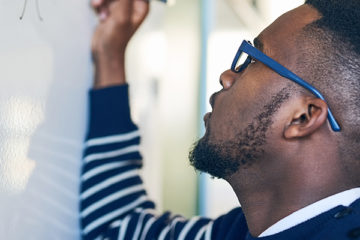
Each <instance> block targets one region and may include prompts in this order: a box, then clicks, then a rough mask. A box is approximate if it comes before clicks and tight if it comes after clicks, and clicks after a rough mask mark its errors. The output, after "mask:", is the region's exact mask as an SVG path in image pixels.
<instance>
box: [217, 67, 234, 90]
mask: <svg viewBox="0 0 360 240" xmlns="http://www.w3.org/2000/svg"><path fill="white" fill-rule="evenodd" d="M235 80H236V73H234V72H233V71H231V70H227V71H225V72H223V73H222V74H221V75H220V84H221V86H222V87H223V88H224V89H228V88H230V87H231V86H232V85H233V84H234V82H235Z"/></svg>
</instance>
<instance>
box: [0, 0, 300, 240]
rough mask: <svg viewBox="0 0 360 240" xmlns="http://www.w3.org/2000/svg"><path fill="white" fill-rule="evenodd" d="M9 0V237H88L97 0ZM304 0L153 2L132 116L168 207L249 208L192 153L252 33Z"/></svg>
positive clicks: (2, 151)
mask: <svg viewBox="0 0 360 240" xmlns="http://www.w3.org/2000/svg"><path fill="white" fill-rule="evenodd" d="M24 3H25V0H11V1H10V0H0V29H1V32H2V34H1V35H2V37H1V41H0V79H1V81H0V139H1V144H0V212H1V214H0V233H1V234H2V236H3V237H6V239H24V238H26V239H79V236H80V232H79V221H78V202H79V197H78V191H79V174H80V167H81V156H82V150H83V140H84V137H85V133H86V127H87V100H88V99H87V92H88V89H89V88H90V87H91V84H92V75H93V71H92V64H91V58H90V50H89V48H90V40H91V35H92V32H93V29H94V26H95V24H96V18H95V16H94V14H93V13H92V11H91V9H90V7H89V1H88V0H77V1H72V0H29V1H28V3H27V7H26V10H25V15H24V17H23V19H22V20H20V16H21V14H22V10H23V6H24ZM302 3H303V0H177V1H172V4H169V5H165V4H163V3H160V2H157V1H153V2H152V3H151V12H150V15H149V17H148V19H147V20H146V22H145V23H144V25H143V26H142V27H141V28H140V29H139V32H138V33H137V34H136V36H135V37H134V39H133V40H132V42H131V43H130V45H129V49H128V52H127V60H128V61H127V76H128V81H129V83H130V86H131V87H130V94H131V105H132V115H133V118H134V120H135V122H136V123H138V125H139V126H140V129H141V132H142V134H143V140H142V152H143V156H144V158H145V167H144V171H143V177H144V179H145V183H146V186H147V189H148V192H149V194H150V195H151V197H152V198H153V199H154V200H155V201H156V203H157V206H158V208H159V210H160V211H162V210H171V211H173V212H176V213H180V214H183V215H185V216H192V215H195V214H200V215H205V216H211V217H216V216H218V215H219V214H222V213H225V212H227V211H228V210H230V209H231V208H232V207H234V206H238V205H239V203H238V202H237V199H236V198H235V195H234V194H233V192H232V189H231V188H230V186H229V185H228V184H227V183H226V182H224V181H222V180H215V179H211V178H210V177H208V176H207V175H206V174H198V173H196V172H195V171H194V169H193V168H192V167H191V166H190V165H189V162H188V158H187V156H188V152H189V150H190V148H191V146H192V144H193V143H194V142H195V141H196V140H197V139H198V138H199V137H200V136H202V134H203V131H204V128H203V121H202V117H203V115H204V114H205V113H206V112H207V111H209V110H210V109H209V105H208V99H209V96H210V95H211V94H212V93H213V92H214V91H217V90H219V89H220V85H219V83H218V79H219V76H220V74H221V72H223V71H224V70H226V69H228V68H229V67H230V64H231V61H232V59H233V57H234V55H235V53H236V51H237V49H238V47H239V44H240V43H241V42H242V40H243V39H249V40H252V39H253V38H254V37H255V36H256V35H258V34H259V33H260V32H261V30H262V29H263V28H264V27H266V26H267V25H268V24H270V23H271V22H272V21H273V20H275V19H276V18H277V17H278V16H280V15H281V14H283V13H284V12H286V11H288V10H289V9H292V8H294V7H296V6H299V5H300V4H302Z"/></svg>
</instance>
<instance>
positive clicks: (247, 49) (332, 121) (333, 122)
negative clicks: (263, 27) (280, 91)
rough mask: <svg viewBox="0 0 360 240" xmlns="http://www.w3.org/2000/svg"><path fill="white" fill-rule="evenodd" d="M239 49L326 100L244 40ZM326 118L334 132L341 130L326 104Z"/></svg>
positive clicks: (307, 84)
mask: <svg viewBox="0 0 360 240" xmlns="http://www.w3.org/2000/svg"><path fill="white" fill-rule="evenodd" d="M240 48H241V49H243V51H244V52H246V53H248V54H249V55H251V56H252V57H253V58H255V59H261V60H259V61H261V62H262V63H264V64H265V65H266V66H268V67H269V68H271V69H272V70H274V71H275V72H277V73H278V74H279V75H280V76H282V77H284V78H288V79H290V80H292V81H294V82H296V83H297V84H299V85H300V86H302V87H304V88H306V89H307V90H309V91H310V92H311V93H313V94H314V95H315V96H316V97H318V98H320V99H322V100H323V101H325V102H326V100H325V98H324V97H323V96H322V94H321V93H320V92H319V91H318V90H317V89H316V88H315V87H313V86H312V85H310V84H309V83H307V82H305V81H304V80H302V79H301V78H300V77H299V76H297V75H296V74H295V73H293V72H291V71H289V70H288V69H287V68H285V67H284V66H283V65H281V64H280V63H278V62H276V61H275V60H273V59H271V58H270V57H268V56H266V55H265V54H264V53H262V52H261V51H259V50H258V49H256V48H254V47H253V46H251V45H250V44H249V43H247V42H246V41H243V43H242V44H241V46H240ZM327 111H328V120H329V123H330V126H331V128H332V130H333V131H334V132H339V131H340V130H341V128H340V125H339V124H338V123H337V121H336V120H335V118H334V115H333V114H332V111H331V109H330V107H329V106H328V110H327Z"/></svg>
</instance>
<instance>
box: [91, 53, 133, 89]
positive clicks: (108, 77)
mask: <svg viewBox="0 0 360 240" xmlns="http://www.w3.org/2000/svg"><path fill="white" fill-rule="evenodd" d="M94 63H95V81H94V88H95V89H99V88H106V87H110V86H116V85H123V84H125V83H126V79H125V54H120V55H119V56H118V57H117V58H109V57H104V56H98V57H97V58H96V59H95V61H94Z"/></svg>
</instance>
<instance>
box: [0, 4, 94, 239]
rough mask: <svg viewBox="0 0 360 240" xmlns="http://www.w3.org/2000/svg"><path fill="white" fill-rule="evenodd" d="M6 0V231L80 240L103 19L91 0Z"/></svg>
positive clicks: (0, 159) (2, 62) (2, 188)
mask: <svg viewBox="0 0 360 240" xmlns="http://www.w3.org/2000/svg"><path fill="white" fill-rule="evenodd" d="M24 1H25V0H0V32H1V33H0V36H1V37H0V39H1V40H0V139H1V144H0V212H1V214H0V233H1V236H2V237H1V238H6V239H79V237H80V233H79V219H78V202H79V200H78V191H79V174H80V165H81V164H80V163H81V155H82V149H83V145H82V144H83V139H84V137H85V131H86V122H87V90H88V88H89V87H90V84H91V80H92V70H91V59H90V50H89V49H90V40H91V35H92V32H93V26H94V24H95V19H94V15H93V13H92V12H91V9H90V7H89V1H88V0H75V1H74V0H38V1H39V8H40V13H41V15H42V18H43V21H41V20H40V19H39V17H38V13H37V9H36V0H28V6H27V9H26V12H25V16H24V18H23V20H20V19H19V17H20V15H21V11H22V8H23V4H24Z"/></svg>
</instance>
